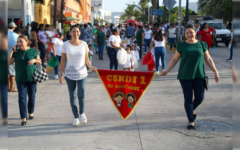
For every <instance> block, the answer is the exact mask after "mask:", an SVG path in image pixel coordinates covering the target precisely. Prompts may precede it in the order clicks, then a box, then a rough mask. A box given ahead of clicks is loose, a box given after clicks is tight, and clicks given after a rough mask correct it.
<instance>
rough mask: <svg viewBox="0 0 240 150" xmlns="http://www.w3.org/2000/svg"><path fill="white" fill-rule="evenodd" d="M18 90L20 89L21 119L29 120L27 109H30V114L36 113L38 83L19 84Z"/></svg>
mask: <svg viewBox="0 0 240 150" xmlns="http://www.w3.org/2000/svg"><path fill="white" fill-rule="evenodd" d="M17 89H18V104H19V110H20V116H21V119H23V118H27V107H28V113H29V114H32V113H33V112H34V106H35V94H36V89H37V83H36V82H24V83H17ZM27 96H28V104H27Z"/></svg>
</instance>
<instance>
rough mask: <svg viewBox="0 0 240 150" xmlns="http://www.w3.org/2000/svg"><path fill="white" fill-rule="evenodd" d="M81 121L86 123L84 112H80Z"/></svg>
mask: <svg viewBox="0 0 240 150" xmlns="http://www.w3.org/2000/svg"><path fill="white" fill-rule="evenodd" d="M81 123H87V117H86V115H85V113H84V114H81Z"/></svg>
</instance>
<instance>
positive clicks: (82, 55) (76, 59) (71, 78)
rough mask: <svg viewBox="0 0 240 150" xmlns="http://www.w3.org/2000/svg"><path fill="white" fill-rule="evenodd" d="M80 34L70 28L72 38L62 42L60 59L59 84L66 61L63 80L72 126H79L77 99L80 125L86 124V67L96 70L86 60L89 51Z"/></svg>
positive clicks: (76, 28)
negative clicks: (80, 38)
mask: <svg viewBox="0 0 240 150" xmlns="http://www.w3.org/2000/svg"><path fill="white" fill-rule="evenodd" d="M80 34H81V32H80V30H79V28H78V26H76V25H74V26H71V28H70V35H71V36H72V39H71V40H69V41H66V42H64V43H63V47H62V58H61V66H60V78H59V81H60V83H61V84H63V80H64V78H63V68H64V65H65V61H66V59H67V64H66V67H65V79H66V82H67V85H68V90H69V95H70V103H71V107H72V112H73V115H74V118H75V119H74V122H73V125H74V126H77V125H79V124H80V121H79V114H78V108H77V100H76V99H77V97H78V100H79V108H80V116H81V123H87V117H86V115H85V113H84V108H85V96H84V92H85V86H86V82H87V76H88V73H87V68H86V65H87V66H88V68H89V69H90V70H91V71H95V70H96V68H95V67H92V65H91V62H90V60H89V58H88V52H89V49H88V45H87V43H86V42H84V41H82V40H79V36H80Z"/></svg>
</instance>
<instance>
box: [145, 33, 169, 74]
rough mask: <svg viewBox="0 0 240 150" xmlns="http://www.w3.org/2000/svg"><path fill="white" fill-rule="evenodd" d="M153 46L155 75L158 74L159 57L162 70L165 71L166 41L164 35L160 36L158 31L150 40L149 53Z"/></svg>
mask: <svg viewBox="0 0 240 150" xmlns="http://www.w3.org/2000/svg"><path fill="white" fill-rule="evenodd" d="M153 44H155V67H156V73H157V74H159V73H160V72H159V59H160V57H161V61H162V70H165V69H166V62H165V58H166V49H165V46H166V40H165V38H164V35H163V34H162V32H161V31H158V32H157V33H156V35H155V36H154V38H153V39H152V42H151V45H150V48H149V52H151V49H152V46H153Z"/></svg>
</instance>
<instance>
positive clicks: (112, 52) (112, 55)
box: [107, 46, 118, 70]
mask: <svg viewBox="0 0 240 150" xmlns="http://www.w3.org/2000/svg"><path fill="white" fill-rule="evenodd" d="M117 52H118V50H117V49H115V48H112V47H109V46H108V49H107V54H108V57H109V60H110V70H113V67H114V69H115V70H117V69H118V60H117Z"/></svg>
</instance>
